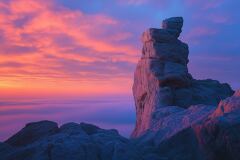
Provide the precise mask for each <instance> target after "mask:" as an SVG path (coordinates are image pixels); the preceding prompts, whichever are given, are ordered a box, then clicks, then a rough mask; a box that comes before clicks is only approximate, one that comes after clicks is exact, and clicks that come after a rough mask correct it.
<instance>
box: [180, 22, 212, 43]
mask: <svg viewBox="0 0 240 160" xmlns="http://www.w3.org/2000/svg"><path fill="white" fill-rule="evenodd" d="M216 33H217V30H216V29H212V28H208V27H205V26H199V27H195V28H192V29H190V30H189V31H188V32H187V33H186V34H185V35H184V36H183V38H182V39H183V40H184V41H186V42H191V43H195V44H198V43H199V41H200V38H203V37H208V36H212V35H214V34H216Z"/></svg>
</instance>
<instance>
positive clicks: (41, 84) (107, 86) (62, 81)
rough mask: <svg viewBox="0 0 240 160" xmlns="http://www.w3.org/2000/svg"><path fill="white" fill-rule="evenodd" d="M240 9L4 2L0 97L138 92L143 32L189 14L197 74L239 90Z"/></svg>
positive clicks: (122, 0) (196, 0) (61, 0)
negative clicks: (136, 80)
mask: <svg viewBox="0 0 240 160" xmlns="http://www.w3.org/2000/svg"><path fill="white" fill-rule="evenodd" d="M239 7H240V1H239V0H231V1H230V0H102V1H100V0H47V1H46V0H0V91H1V96H0V100H1V101H2V102H5V101H8V102H9V101H11V102H13V101H17V100H18V101H19V100H23V99H24V100H29V101H30V102H31V101H32V99H37V98H49V97H53V98H54V99H56V98H58V99H61V98H63V97H64V98H66V97H70V98H76V97H91V96H94V97H97V96H104V97H108V96H109V95H111V96H113V95H114V97H117V96H119V95H121V96H122V95H125V96H126V97H132V90H131V87H132V83H133V72H134V69H135V66H136V63H137V61H138V59H139V58H140V56H141V47H142V44H141V42H140V37H141V34H142V32H143V31H144V30H146V29H147V28H150V27H153V28H160V25H161V21H162V20H163V19H165V18H168V17H171V16H182V17H183V18H184V26H183V32H182V34H181V37H180V39H181V40H182V41H184V42H186V43H188V45H189V49H190V55H189V59H190V63H189V64H188V67H189V71H190V73H191V74H192V75H193V77H194V78H197V79H206V78H211V79H217V80H219V81H220V82H227V83H229V84H230V85H231V86H232V87H233V89H238V88H240V83H239V82H240V71H239V68H240V63H239V61H240V54H239V51H240V45H239V38H240V30H239V28H240V14H239ZM109 99H110V100H111V98H109ZM127 99H128V100H129V98H127ZM129 101H130V100H129ZM2 104H6V103H2ZM10 104H13V103H10ZM14 104H15V103H14ZM130 107H133V106H132V105H129V108H130ZM7 108H8V107H7ZM1 111H2V112H1ZM3 111H4V112H3ZM5 111H6V108H5V109H4V107H2V106H1V105H0V112H1V113H0V114H1V115H4V113H5ZM13 116H14V115H13Z"/></svg>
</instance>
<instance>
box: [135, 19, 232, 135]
mask: <svg viewBox="0 0 240 160" xmlns="http://www.w3.org/2000/svg"><path fill="white" fill-rule="evenodd" d="M182 27H183V18H182V17H172V18H168V19H165V20H163V22H162V29H155V28H150V29H148V30H146V31H145V32H144V33H143V35H142V43H143V49H142V57H141V59H140V60H139V62H138V64H137V68H136V70H135V74H134V84H133V95H134V100H135V106H136V114H137V121H136V126H135V129H134V131H133V133H132V137H138V136H140V135H142V134H143V133H145V132H146V131H147V130H148V129H150V128H151V127H152V122H153V121H154V113H155V112H156V111H157V110H158V109H159V108H162V107H168V106H179V107H182V108H188V107H189V106H191V105H195V104H207V105H217V104H218V102H219V101H220V100H221V99H224V98H226V97H229V96H231V95H232V94H233V90H232V89H231V87H230V86H229V85H228V84H221V83H219V82H218V81H215V80H210V79H207V80H195V79H193V78H192V76H191V74H189V73H188V68H187V64H188V61H189V60H188V54H189V50H188V45H187V44H186V43H183V42H182V41H180V40H179V39H178V37H179V36H180V34H181V32H182Z"/></svg>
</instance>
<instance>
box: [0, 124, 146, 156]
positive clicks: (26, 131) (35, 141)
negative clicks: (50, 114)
mask: <svg viewBox="0 0 240 160" xmlns="http://www.w3.org/2000/svg"><path fill="white" fill-rule="evenodd" d="M50 124H51V125H50ZM53 124H54V127H53V126H52V125H53ZM49 126H52V127H51V128H54V132H52V129H51V130H50V129H47V128H48V127H49ZM39 129H41V130H39ZM39 133H44V134H39ZM36 135H37V136H36ZM25 136H28V137H29V139H25V138H26V137H25ZM24 141H26V142H27V143H23V142H24ZM19 142H21V143H19ZM0 153H1V156H0V160H79V159H82V160H103V159H104V160H112V159H114V160H118V159H119V160H124V159H126V160H128V159H132V160H134V159H144V158H142V156H143V155H141V153H139V152H138V150H137V148H136V147H135V146H133V144H131V143H130V141H129V140H128V139H126V138H124V137H122V136H120V135H119V134H118V132H117V131H116V130H104V129H101V128H99V127H97V126H94V125H91V124H86V123H81V124H77V123H68V124H64V125H62V126H61V127H59V128H58V127H55V123H54V122H49V121H41V122H36V123H31V124H27V125H26V126H25V127H24V128H23V129H22V130H21V131H19V132H18V133H17V134H15V135H14V136H12V137H11V138H9V139H8V140H7V141H6V142H5V143H0Z"/></svg>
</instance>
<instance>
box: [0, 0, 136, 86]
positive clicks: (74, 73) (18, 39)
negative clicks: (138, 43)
mask: <svg viewBox="0 0 240 160" xmlns="http://www.w3.org/2000/svg"><path fill="white" fill-rule="evenodd" d="M3 9H4V10H5V11H4V12H1V11H2V10H3ZM0 10H1V11H0V28H1V30H0V32H1V33H2V39H0V41H1V42H2V43H0V64H2V66H5V67H1V68H0V72H1V73H2V75H5V77H1V79H0V81H2V82H4V83H9V82H11V81H13V82H14V83H16V82H17V81H18V82H21V81H24V80H25V79H39V80H41V79H45V80H46V79H47V80H49V79H52V81H54V80H56V78H57V77H61V78H62V79H65V78H66V77H67V78H68V79H69V78H70V79H72V80H86V79H88V80H89V79H92V78H93V79H94V80H95V79H98V80H100V79H99V78H100V77H108V78H107V79H105V80H109V79H116V78H117V76H121V77H123V78H126V77H127V75H129V69H126V67H125V66H126V65H130V66H131V64H132V63H135V61H136V58H135V57H136V53H137V52H138V49H137V48H136V47H135V46H132V45H130V44H128V43H127V42H124V41H125V40H128V39H129V38H132V34H131V33H129V32H126V31H124V26H123V25H122V24H121V22H120V21H119V20H117V19H114V18H112V17H110V16H108V15H104V14H91V15H88V14H85V13H83V12H81V11H80V10H70V9H68V8H65V7H63V6H60V5H59V4H57V3H56V1H53V0H52V1H48V2H47V1H43V0H39V1H35V0H22V1H19V0H11V1H8V2H5V3H4V2H0ZM46 57H48V58H46ZM49 57H52V58H49ZM7 62H11V64H9V63H7ZM13 62H14V64H22V67H16V65H13ZM97 65H101V66H97ZM6 66H8V67H6ZM76 67H79V68H76ZM99 69H101V71H102V72H101V73H100V72H99ZM104 71H105V72H104ZM13 77H14V78H13ZM64 77H65V78H64ZM118 78H119V77H118ZM101 79H104V78H101Z"/></svg>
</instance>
